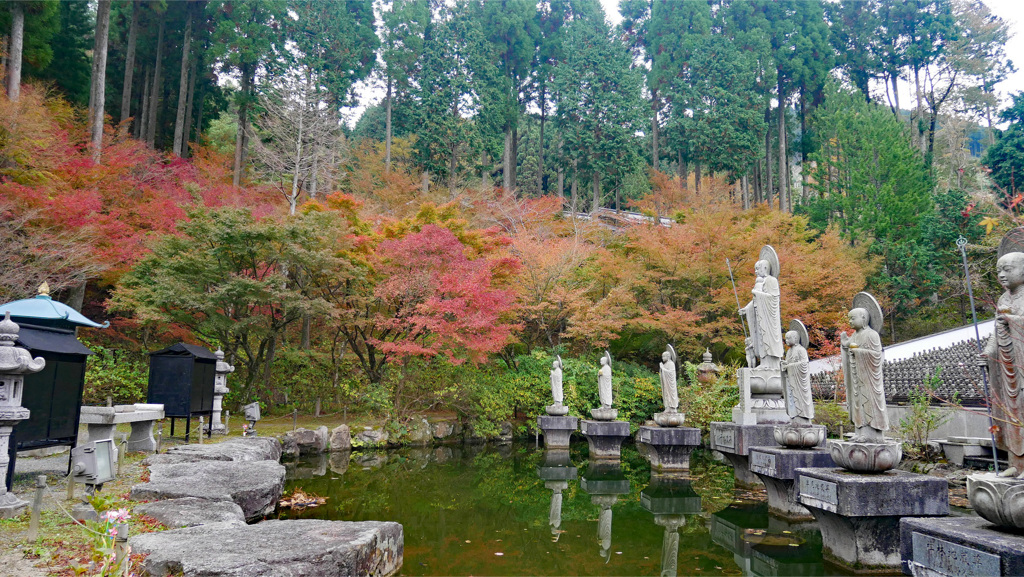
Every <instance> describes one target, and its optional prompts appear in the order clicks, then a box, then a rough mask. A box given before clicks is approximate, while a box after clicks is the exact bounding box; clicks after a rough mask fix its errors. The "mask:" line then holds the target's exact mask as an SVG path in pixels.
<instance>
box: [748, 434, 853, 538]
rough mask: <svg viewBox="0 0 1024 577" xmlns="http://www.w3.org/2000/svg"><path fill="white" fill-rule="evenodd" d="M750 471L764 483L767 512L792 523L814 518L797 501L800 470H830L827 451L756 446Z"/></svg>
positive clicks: (751, 454)
mask: <svg viewBox="0 0 1024 577" xmlns="http://www.w3.org/2000/svg"><path fill="white" fill-rule="evenodd" d="M749 457H750V472H751V473H754V474H755V475H757V476H758V478H760V479H761V482H762V483H764V486H765V489H766V490H767V493H768V512H769V513H770V514H772V515H777V516H779V517H783V518H785V519H788V520H792V521H806V520H810V519H813V516H812V515H811V512H810V511H808V510H807V509H806V508H804V506H803V505H801V504H800V502H799V501H798V494H799V484H798V482H799V478H800V476H799V475H798V474H797V472H796V470H797V469H801V468H825V467H833V466H834V465H833V463H832V457H831V456H830V455H829V452H828V450H827V449H787V448H784V447H755V448H753V449H751V450H750V455H749Z"/></svg>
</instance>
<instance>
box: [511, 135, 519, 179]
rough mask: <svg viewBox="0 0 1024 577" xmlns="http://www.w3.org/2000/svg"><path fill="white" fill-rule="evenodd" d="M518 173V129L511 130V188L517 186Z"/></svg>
mask: <svg viewBox="0 0 1024 577" xmlns="http://www.w3.org/2000/svg"><path fill="white" fill-rule="evenodd" d="M518 171H519V129H518V128H513V129H512V188H515V187H516V186H517V183H518V182H519V179H518V177H517V172H518Z"/></svg>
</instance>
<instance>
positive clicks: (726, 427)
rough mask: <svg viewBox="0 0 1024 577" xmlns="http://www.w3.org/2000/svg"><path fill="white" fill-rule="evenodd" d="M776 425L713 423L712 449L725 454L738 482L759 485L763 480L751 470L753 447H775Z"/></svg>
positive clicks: (744, 485)
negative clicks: (750, 456) (750, 459)
mask: <svg viewBox="0 0 1024 577" xmlns="http://www.w3.org/2000/svg"><path fill="white" fill-rule="evenodd" d="M774 446H776V444H775V425H740V424H737V423H726V422H714V423H711V449H712V450H715V451H718V452H719V453H722V454H723V455H725V458H726V459H728V460H729V463H730V464H731V465H732V468H733V474H734V476H735V477H736V484H737V485H739V486H741V487H757V486H760V485H761V480H760V479H758V478H757V475H754V474H753V473H751V472H750V466H749V458H748V454H749V453H750V448H751V447H774Z"/></svg>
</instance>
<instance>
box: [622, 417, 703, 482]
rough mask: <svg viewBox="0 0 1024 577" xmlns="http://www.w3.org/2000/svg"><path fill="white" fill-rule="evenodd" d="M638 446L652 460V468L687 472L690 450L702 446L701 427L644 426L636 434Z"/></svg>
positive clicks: (654, 469)
mask: <svg viewBox="0 0 1024 577" xmlns="http://www.w3.org/2000/svg"><path fill="white" fill-rule="evenodd" d="M636 441H637V448H639V449H640V453H641V454H642V455H643V456H644V457H645V458H646V459H647V460H648V461H650V462H651V470H653V471H663V472H686V471H689V470H690V452H692V451H693V449H695V448H696V447H699V446H700V429H695V428H693V427H650V426H643V427H640V430H639V431H637V434H636Z"/></svg>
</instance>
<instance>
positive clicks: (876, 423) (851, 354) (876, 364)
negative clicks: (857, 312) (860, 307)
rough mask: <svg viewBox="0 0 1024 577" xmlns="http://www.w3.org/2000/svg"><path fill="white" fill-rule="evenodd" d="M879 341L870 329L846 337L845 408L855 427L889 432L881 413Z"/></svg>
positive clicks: (844, 351)
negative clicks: (847, 339)
mask: <svg viewBox="0 0 1024 577" xmlns="http://www.w3.org/2000/svg"><path fill="white" fill-rule="evenodd" d="M883 363H884V361H883V360H882V339H880V338H879V337H878V333H877V332H876V331H875V330H874V329H872V328H871V327H864V328H863V329H861V330H860V331H857V332H854V333H853V336H851V337H850V346H849V347H848V348H843V378H844V380H845V381H846V404H847V409H848V410H849V411H850V420H852V421H853V424H854V425H855V426H856V427H858V428H859V427H871V428H873V429H877V430H879V431H888V430H889V415H888V414H887V413H886V412H885V387H884V385H883V382H882V365H883Z"/></svg>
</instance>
